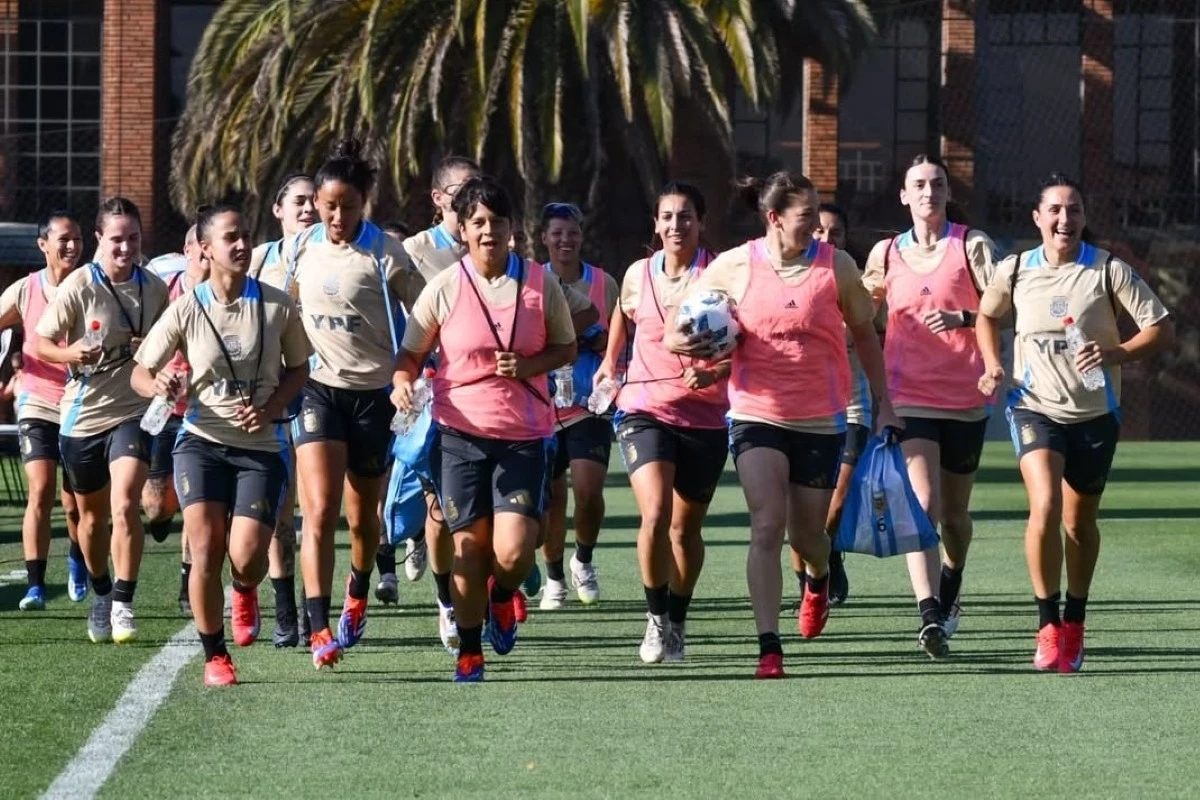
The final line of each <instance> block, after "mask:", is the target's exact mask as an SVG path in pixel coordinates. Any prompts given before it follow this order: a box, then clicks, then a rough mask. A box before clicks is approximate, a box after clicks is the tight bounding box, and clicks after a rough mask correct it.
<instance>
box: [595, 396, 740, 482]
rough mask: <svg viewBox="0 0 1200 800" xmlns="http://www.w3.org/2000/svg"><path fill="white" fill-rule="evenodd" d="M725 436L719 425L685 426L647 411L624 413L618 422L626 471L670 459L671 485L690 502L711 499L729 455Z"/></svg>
mask: <svg viewBox="0 0 1200 800" xmlns="http://www.w3.org/2000/svg"><path fill="white" fill-rule="evenodd" d="M726 437H727V433H726V431H725V430H723V429H721V428H684V427H681V426H678V425H671V424H669V423H666V422H662V421H661V420H658V419H656V418H654V417H652V416H650V415H649V414H625V415H622V416H621V418H620V419H619V421H618V422H617V442H618V444H619V445H620V449H621V459H622V460H623V461H624V462H625V471H626V472H628V473H629V474H630V475H632V474H633V473H635V472H637V471H638V469H639V468H640V467H642V465H644V464H650V463H652V462H655V461H669V462H671V463H672V464H674V465H675V485H674V486H673V487H672V488H674V489H675V491H676V492H678V493H679V496H680V497H683V498H686V499H687V500H690V501H691V502H693V503H704V504H708V503H711V502H712V499H713V495H714V494H716V492H717V484H718V483H719V482H720V480H721V473H723V472H724V471H725V461H726V460H727V459H728V458H729V452H728V450H727V449H726Z"/></svg>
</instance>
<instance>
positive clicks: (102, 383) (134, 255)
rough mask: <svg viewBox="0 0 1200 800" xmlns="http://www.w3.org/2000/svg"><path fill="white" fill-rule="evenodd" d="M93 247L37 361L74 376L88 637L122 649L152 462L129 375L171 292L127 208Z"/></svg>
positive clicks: (74, 454)
mask: <svg viewBox="0 0 1200 800" xmlns="http://www.w3.org/2000/svg"><path fill="white" fill-rule="evenodd" d="M96 242H97V245H96V256H95V257H96V261H95V262H94V263H92V264H89V265H88V266H87V267H86V268H84V269H77V270H75V271H74V272H72V273H71V274H70V275H68V276H67V278H66V280H64V281H63V282H62V284H60V285H59V288H58V292H57V293H56V294H55V297H54V302H53V303H51V305H50V307H49V308H47V309H46V311H45V312H44V313H43V314H42V317H41V319H39V320H38V324H37V328H36V333H37V338H36V340H35V344H34V355H35V356H36V357H38V358H40V359H42V360H43V361H47V362H50V363H52V364H69V365H71V367H72V370H73V374H72V376H71V378H70V379H69V380H68V381H67V389H66V393H65V395H64V396H63V404H62V409H61V416H60V418H59V448H60V452H61V454H62V461H63V469H64V472H65V473H66V476H67V480H69V481H70V482H71V489H72V491H74V493H75V500H76V502H77V503H78V504H79V546H80V547H81V548H82V550H83V557H84V561H85V562H86V563H87V570H88V576H89V578H90V580H91V582H92V591H93V593H94V596H93V598H92V608H91V613H90V614H89V615H88V637H89V638H90V639H91V640H92V641H93V642H100V641H104V640H107V639H111V640H112V641H114V642H116V643H118V644H124V643H126V642H131V641H133V640H134V639H135V638H136V637H137V625H136V624H135V621H134V615H133V595H134V591H135V590H136V589H137V577H138V570H139V568H140V567H141V563H142V548H143V546H144V532H143V530H142V520H141V514H140V513H139V510H138V501H139V500H140V498H141V494H142V486H143V485H144V484H145V482H146V472H147V469H148V467H149V463H150V436H149V434H147V433H146V432H145V431H143V430H142V429H141V426H140V420H141V416H142V414H144V413H145V411H146V406H147V403H146V401H145V399H143V398H141V397H139V396H138V395H136V394H134V393H133V392H131V391H130V390H129V376H130V375H131V374H132V373H133V355H134V353H135V352H137V348H138V345H140V344H141V341H142V337H143V336H145V334H146V331H148V330H149V329H150V326H151V325H153V324H154V322H155V321H156V320H157V319H158V318H159V317H160V316H162V313H163V311H164V310H165V309H166V307H167V302H168V301H167V285H166V284H165V283H164V282H163V281H162V279H161V278H159V277H158V276H157V275H154V274H153V273H150V272H147V271H146V270H144V269H142V268H141V267H139V266H138V262H139V261H140V260H141V256H142V220H141V215H140V214H139V213H138V209H137V206H135V205H134V204H133V203H131V202H130V201H129V200H126V199H125V198H123V197H114V198H111V199H109V200H106V201H105V202H104V204H103V205H101V206H100V213H99V215H98V216H97V217H96ZM63 341H65V344H60V342H63ZM96 341H98V342H99V344H94V343H93V342H96ZM110 521H111V522H112V530H111V532H110V530H109V522H110ZM110 553H111V555H112V560H113V573H114V574H115V577H116V583H115V584H114V583H113V580H112V577H110V574H109V569H108V557H109V555H110Z"/></svg>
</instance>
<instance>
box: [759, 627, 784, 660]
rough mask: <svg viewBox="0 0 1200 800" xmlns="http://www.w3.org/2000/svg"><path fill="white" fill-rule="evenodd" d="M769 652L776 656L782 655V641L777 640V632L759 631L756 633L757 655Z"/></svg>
mask: <svg viewBox="0 0 1200 800" xmlns="http://www.w3.org/2000/svg"><path fill="white" fill-rule="evenodd" d="M771 653H774V654H775V655H777V656H781V655H783V642H781V641H779V634H778V633H760V634H759V635H758V657H759V658H762V657H763V656H765V655H770V654H771Z"/></svg>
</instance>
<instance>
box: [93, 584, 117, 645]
mask: <svg viewBox="0 0 1200 800" xmlns="http://www.w3.org/2000/svg"><path fill="white" fill-rule="evenodd" d="M112 609H113V602H112V595H111V594H107V595H105V596H104V597H100V596H99V595H94V596H93V597H92V608H91V611H89V612H88V624H87V625H88V638H89V639H91V640H92V642H94V643H95V644H99V643H100V642H110V641H112V632H113V631H112Z"/></svg>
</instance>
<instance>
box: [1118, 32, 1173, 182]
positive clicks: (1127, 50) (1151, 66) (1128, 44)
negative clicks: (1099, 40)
mask: <svg viewBox="0 0 1200 800" xmlns="http://www.w3.org/2000/svg"><path fill="white" fill-rule="evenodd" d="M1173 44H1174V33H1173V28H1172V25H1171V20H1170V19H1169V18H1166V17H1152V16H1143V15H1133V14H1121V15H1118V16H1117V17H1116V18H1115V19H1114V20H1113V150H1114V155H1115V156H1116V161H1117V163H1118V164H1122V165H1125V166H1131V167H1158V168H1166V167H1169V166H1170V165H1171V82H1172V77H1173V73H1172V66H1173V64H1172V55H1173V52H1172V49H1173Z"/></svg>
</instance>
